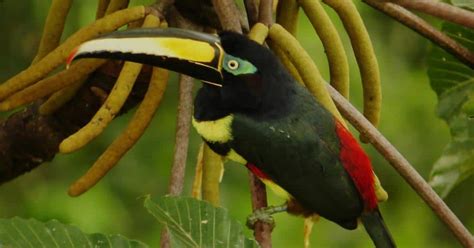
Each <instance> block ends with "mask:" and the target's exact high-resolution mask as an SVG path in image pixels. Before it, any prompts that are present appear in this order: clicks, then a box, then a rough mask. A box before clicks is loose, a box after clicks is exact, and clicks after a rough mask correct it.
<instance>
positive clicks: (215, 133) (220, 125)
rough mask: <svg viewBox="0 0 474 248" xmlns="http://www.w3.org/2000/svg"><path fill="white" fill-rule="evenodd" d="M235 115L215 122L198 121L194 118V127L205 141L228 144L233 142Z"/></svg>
mask: <svg viewBox="0 0 474 248" xmlns="http://www.w3.org/2000/svg"><path fill="white" fill-rule="evenodd" d="M233 119H234V116H233V115H228V116H225V117H222V118H220V119H217V120H214V121H197V120H196V119H194V117H193V126H194V128H196V131H197V132H198V133H199V135H201V136H202V137H203V138H204V139H206V140H207V141H209V142H219V143H226V142H228V141H230V140H232V130H231V125H232V120H233Z"/></svg>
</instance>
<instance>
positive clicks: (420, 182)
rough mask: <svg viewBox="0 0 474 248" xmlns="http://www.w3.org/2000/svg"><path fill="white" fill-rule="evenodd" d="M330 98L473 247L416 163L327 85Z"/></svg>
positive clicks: (463, 227)
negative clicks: (415, 167)
mask: <svg viewBox="0 0 474 248" xmlns="http://www.w3.org/2000/svg"><path fill="white" fill-rule="evenodd" d="M327 87H328V90H329V92H330V94H331V97H332V98H333V99H334V102H335V103H336V105H337V107H338V108H339V111H341V113H342V114H343V115H344V117H345V118H346V119H347V120H348V121H349V122H350V123H351V124H352V125H353V126H354V127H355V128H356V129H357V130H358V131H359V132H360V133H361V134H362V135H364V136H365V137H367V139H368V141H369V142H370V143H372V145H373V146H374V147H375V148H376V149H377V150H378V151H379V152H380V154H382V155H383V156H384V157H385V159H386V160H387V161H388V162H389V163H390V164H391V165H392V166H393V168H395V170H396V171H397V172H398V173H399V174H400V175H401V176H402V177H403V178H404V179H405V181H406V182H407V183H408V184H409V185H410V186H411V187H412V188H413V189H414V190H415V192H416V193H417V194H418V195H419V196H420V197H421V198H422V199H423V200H424V201H425V202H426V203H427V204H428V206H430V207H431V209H432V210H433V212H435V214H436V215H438V217H439V218H440V219H441V221H443V222H444V223H445V224H446V225H447V226H448V228H449V229H450V230H451V232H453V234H454V235H455V236H456V238H457V239H458V240H459V242H461V243H462V244H463V245H464V246H465V247H474V239H473V238H472V235H471V234H470V233H469V231H468V230H467V229H466V227H465V226H464V225H463V224H462V223H461V221H460V220H459V219H458V218H457V217H456V215H454V213H453V212H452V211H451V209H449V207H448V206H447V205H446V203H444V202H443V200H441V198H440V197H439V196H438V195H437V194H436V192H434V190H433V189H432V188H431V187H430V185H429V184H428V183H427V182H426V181H425V180H424V179H423V177H421V176H420V174H419V173H418V172H417V171H416V170H415V169H414V168H413V166H412V165H411V164H410V163H409V162H408V161H407V160H406V159H405V158H404V157H403V155H402V154H400V152H399V151H397V149H396V148H395V147H394V146H393V145H392V144H390V142H389V141H388V140H387V139H386V138H385V137H384V136H383V135H382V134H381V133H380V132H379V131H378V130H377V129H376V128H375V127H374V126H373V125H372V124H371V123H370V122H369V121H368V120H367V119H366V118H364V116H363V115H362V114H361V113H360V112H359V111H357V109H356V108H355V107H354V106H352V105H351V104H350V103H349V102H348V101H347V100H346V99H345V98H344V97H343V96H342V95H341V94H339V92H337V90H335V89H334V88H333V87H332V86H330V85H329V84H327Z"/></svg>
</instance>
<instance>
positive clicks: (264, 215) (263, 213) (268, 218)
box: [247, 203, 288, 229]
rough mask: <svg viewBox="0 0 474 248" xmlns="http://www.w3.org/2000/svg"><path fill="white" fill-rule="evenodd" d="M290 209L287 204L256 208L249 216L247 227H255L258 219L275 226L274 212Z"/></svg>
mask: <svg viewBox="0 0 474 248" xmlns="http://www.w3.org/2000/svg"><path fill="white" fill-rule="evenodd" d="M287 209H288V206H287V205H286V203H285V204H283V205H279V206H269V207H265V208H259V209H256V210H255V211H254V212H253V213H252V214H251V215H249V216H248V217H247V227H248V228H250V229H254V227H255V224H256V223H257V222H258V221H261V222H264V223H267V224H269V225H270V226H271V228H272V229H273V227H274V226H275V220H274V219H273V216H272V215H273V214H276V213H280V212H285V211H286V210H287Z"/></svg>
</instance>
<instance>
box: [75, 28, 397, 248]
mask: <svg viewBox="0 0 474 248" xmlns="http://www.w3.org/2000/svg"><path fill="white" fill-rule="evenodd" d="M85 57H87V58H90V57H93V58H109V59H119V60H127V61H134V62H139V63H143V64H149V65H153V66H159V67H163V68H167V69H170V70H173V71H177V72H180V73H184V74H187V75H190V76H193V77H195V78H197V79H200V80H202V81H203V82H204V84H203V86H202V88H201V89H200V90H199V92H198V93H197V96H196V99H195V102H194V118H193V125H194V127H195V128H196V130H197V132H198V133H199V134H200V135H201V136H202V138H203V139H204V140H205V142H206V143H207V144H208V145H209V146H210V147H211V149H212V150H214V151H215V152H216V153H218V154H220V155H223V156H226V157H227V158H229V159H231V160H234V161H237V162H240V163H243V164H245V165H246V166H247V168H248V169H249V170H251V171H252V172H253V173H254V174H255V175H256V176H258V177H259V178H260V179H261V180H262V181H263V182H264V183H265V184H266V185H267V186H269V187H270V188H272V189H273V190H274V191H275V192H277V194H279V195H282V196H283V197H285V198H286V200H287V201H288V206H289V208H288V211H289V212H292V213H296V214H303V215H306V216H307V215H311V214H319V215H320V216H322V217H324V218H326V219H328V220H331V221H333V222H335V223H337V224H339V225H340V226H342V227H344V228H346V229H355V228H356V227H357V220H358V219H359V218H360V219H361V220H362V223H363V224H364V226H365V228H366V230H367V232H368V233H369V235H370V237H371V238H372V240H373V242H374V244H375V245H376V246H377V247H394V246H395V243H394V241H393V239H392V237H391V235H390V233H389V231H388V229H387V227H386V225H385V223H384V221H383V219H382V216H381V215H380V212H379V210H378V207H377V198H376V195H375V189H374V180H375V179H374V173H373V171H372V167H371V162H370V160H369V158H368V156H367V155H366V153H365V152H364V151H363V150H362V148H361V147H360V145H359V144H358V142H357V141H356V140H355V138H354V137H353V136H352V135H351V133H350V132H349V131H348V130H347V129H346V128H345V127H344V125H342V124H341V123H340V122H339V121H338V120H337V119H335V117H334V116H333V115H332V114H331V113H330V112H329V111H327V110H326V109H325V108H324V107H323V106H322V105H321V104H320V103H318V101H317V99H315V98H314V97H313V96H312V95H311V94H310V93H309V92H308V91H307V90H306V89H305V88H304V87H303V86H301V85H300V84H299V83H297V82H296V80H295V79H294V78H293V77H292V76H291V75H290V74H289V73H288V72H287V70H286V69H285V68H284V67H283V65H282V64H281V63H280V62H279V60H278V59H277V57H275V55H274V54H273V53H272V52H271V51H270V50H269V49H267V48H265V47H264V46H261V45H259V44H257V43H256V42H253V41H251V40H249V39H248V38H246V37H245V36H243V35H240V34H236V33H232V32H222V33H219V35H218V36H216V35H210V34H203V33H197V32H192V31H188V30H180V29H171V28H169V29H137V30H128V31H119V32H115V33H112V34H108V35H105V36H103V37H100V38H97V39H94V40H91V41H88V42H86V43H84V44H82V45H81V46H80V47H78V48H77V49H76V50H75V51H74V52H73V53H72V54H71V56H70V59H69V61H68V63H70V62H71V61H72V60H73V59H77V58H85Z"/></svg>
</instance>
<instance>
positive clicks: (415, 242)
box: [0, 0, 474, 247]
mask: <svg viewBox="0 0 474 248" xmlns="http://www.w3.org/2000/svg"><path fill="white" fill-rule="evenodd" d="M150 2H151V1H145V0H143V1H137V0H135V1H133V0H132V3H133V4H134V5H136V4H147V3H150ZM49 3H50V1H34V0H23V1H13V0H3V1H0V30H1V31H2V34H1V35H0V46H1V48H2V49H1V51H0V58H1V59H0V81H4V80H6V79H7V78H9V77H11V76H13V75H14V74H16V73H18V72H19V71H21V70H22V69H24V68H26V67H27V66H28V65H29V63H30V61H31V59H32V58H33V57H34V55H35V52H36V48H37V44H38V41H39V39H40V35H41V31H42V26H43V21H44V19H45V17H46V14H47V10H48V7H49ZM357 5H358V8H359V10H360V12H361V15H362V17H363V19H364V21H365V23H366V25H367V28H368V30H369V32H370V34H371V39H372V42H373V44H374V46H375V50H376V54H377V57H378V60H379V64H380V69H381V75H382V84H383V99H384V101H383V113H382V121H381V123H380V130H381V131H382V133H383V134H385V135H386V137H387V138H388V139H389V140H390V141H391V142H392V143H393V144H394V145H395V146H396V147H397V148H398V149H399V150H400V151H401V153H402V154H404V155H405V156H406V157H407V158H408V160H409V161H410V162H411V163H412V164H413V165H414V166H415V167H416V169H417V170H418V171H419V172H420V173H421V175H422V176H423V177H424V178H428V175H429V171H430V168H431V166H432V164H433V163H434V161H435V160H436V159H437V158H438V156H439V154H440V153H441V152H442V149H443V148H444V146H445V144H447V142H448V141H449V130H448V128H447V125H446V124H445V123H444V122H442V121H441V120H440V119H438V118H437V117H436V115H435V106H436V96H435V94H434V92H433V91H432V90H431V88H430V86H429V81H428V78H427V75H426V59H425V57H426V55H427V53H428V51H429V48H430V44H429V42H428V41H426V40H424V39H423V38H421V37H420V36H418V35H417V34H415V33H414V32H412V31H410V30H408V29H407V28H406V27H404V26H402V25H400V24H398V23H396V22H394V21H393V20H391V19H389V18H387V17H385V16H383V15H382V14H380V13H378V12H377V11H375V10H373V9H371V8H370V7H367V6H365V5H363V4H360V3H357ZM95 6H96V1H75V3H74V5H73V8H72V12H71V13H70V15H69V17H68V22H67V27H66V31H65V36H64V37H67V36H68V35H69V34H71V33H73V32H74V31H75V30H77V29H78V28H79V27H81V26H83V25H85V24H87V23H90V22H91V21H92V20H93V19H94V16H95ZM328 11H329V13H330V15H331V17H332V18H333V20H334V22H335V23H336V25H337V27H338V29H339V31H340V33H341V34H342V38H343V40H344V43H345V47H346V51H347V53H348V55H349V57H350V65H351V79H352V80H351V82H352V89H351V94H352V95H351V101H352V102H353V103H354V104H355V105H356V106H357V107H358V108H360V106H361V105H362V104H361V86H360V78H359V75H358V69H357V65H356V63H355V59H354V56H353V54H352V51H351V50H350V49H351V48H350V43H349V41H348V39H347V35H346V34H345V33H344V29H343V27H342V25H341V23H340V21H339V20H338V19H337V16H336V15H335V14H334V12H333V11H331V10H329V9H328ZM430 21H434V20H430ZM435 24H436V25H438V24H439V23H435ZM298 38H299V40H300V41H301V42H302V44H303V45H304V47H305V48H306V49H307V50H308V51H309V53H310V54H311V55H312V56H313V58H314V59H315V61H316V63H317V64H318V66H319V68H320V70H321V71H322V73H323V75H324V76H325V78H326V79H327V78H328V69H327V61H326V59H325V55H324V51H323V49H322V46H321V44H320V42H319V41H318V39H317V38H316V36H315V33H314V31H313V30H312V27H311V26H310V25H309V23H308V21H307V19H306V18H305V17H301V22H300V26H299V30H298ZM198 87H199V86H198V84H196V88H198ZM176 103H177V84H176V83H170V84H169V88H168V90H167V92H166V94H165V98H164V101H163V103H162V105H161V107H160V109H159V111H158V113H157V115H156V117H155V119H154V121H153V123H152V125H151V126H150V128H149V129H148V130H147V132H146V134H145V135H144V137H142V139H141V140H140V141H139V142H138V144H137V145H136V146H135V147H134V148H133V149H132V150H131V151H130V152H129V153H128V154H127V155H126V156H125V157H124V158H123V159H122V160H121V162H120V164H119V165H118V166H117V167H116V168H115V169H114V170H113V171H112V172H111V173H109V175H108V176H107V177H106V178H105V179H104V180H102V181H101V182H100V183H99V184H98V185H97V186H96V187H94V188H93V189H92V190H90V191H89V192H88V193H86V194H85V195H83V196H81V197H79V198H70V197H68V196H67V194H66V190H67V188H68V186H69V184H70V183H72V182H73V181H74V180H75V179H76V178H78V177H79V176H80V175H81V174H82V173H84V172H85V171H86V170H87V168H88V167H89V166H90V165H91V164H92V163H93V162H94V160H95V159H96V158H97V157H98V156H99V155H100V153H101V152H102V151H103V150H104V149H105V148H106V147H107V145H108V144H109V143H110V142H111V141H112V140H113V138H114V137H115V136H116V135H117V134H118V133H119V132H120V131H121V130H122V129H123V128H124V127H125V125H126V122H127V120H128V119H129V117H130V114H129V115H126V116H123V117H121V118H119V119H117V120H116V121H114V123H113V125H112V126H111V127H109V128H108V129H107V131H106V133H104V134H103V135H101V136H100V138H98V139H97V140H95V141H94V142H93V143H92V144H91V145H89V146H87V148H85V149H83V150H81V151H79V152H76V153H74V154H71V155H60V156H57V157H56V158H55V160H54V161H53V162H51V163H48V164H44V165H43V166H41V167H39V168H38V169H35V170H34V171H32V172H30V173H28V174H26V175H24V176H22V177H19V178H17V179H15V180H13V181H11V182H8V183H6V184H4V185H2V186H1V187H0V217H1V218H8V217H13V216H21V217H24V218H37V219H39V220H49V219H58V220H60V221H61V222H64V223H72V224H74V225H77V226H78V227H79V228H81V229H82V230H84V231H86V232H89V233H90V232H103V233H120V234H123V235H125V236H127V237H130V238H134V239H139V240H141V241H144V242H146V243H147V244H149V245H151V246H152V247H157V246H158V244H159V237H160V226H159V224H158V223H157V222H156V221H155V220H154V219H153V218H152V217H151V216H150V215H149V214H148V213H147V212H146V210H145V209H144V208H143V200H142V199H141V198H140V197H141V196H143V195H146V194H152V195H163V194H166V191H167V185H168V178H169V173H170V166H171V159H172V153H173V146H174V132H175V119H176ZM199 144H200V139H199V137H198V136H197V134H196V132H195V131H194V130H192V136H191V145H190V150H189V156H188V163H187V164H188V169H187V172H186V178H187V179H186V187H185V188H186V192H185V194H186V195H189V192H190V185H191V182H192V177H193V174H194V165H195V163H196V153H197V149H198V145H199ZM365 147H366V150H367V151H368V152H369V153H370V156H371V157H372V159H373V164H374V167H375V170H376V172H377V174H378V176H379V178H380V179H381V181H382V184H383V185H384V187H385V189H386V190H387V191H388V193H389V196H390V198H389V201H388V202H386V203H383V204H381V211H382V212H383V215H384V218H385V221H386V222H387V225H388V226H389V227H390V229H391V231H392V234H393V236H394V237H395V239H396V241H397V242H398V245H399V247H459V244H458V243H457V242H456V240H455V239H454V238H453V236H452V235H451V233H450V232H449V231H448V229H447V228H445V227H444V226H443V224H442V223H441V222H440V221H439V220H438V219H437V217H436V216H435V215H434V214H433V213H432V212H431V210H430V209H429V208H428V207H427V206H426V205H425V204H424V202H423V201H422V200H421V199H420V198H419V197H418V196H417V195H416V193H414V192H413V190H412V189H411V188H410V187H409V186H408V185H407V184H406V183H405V182H404V180H403V179H402V178H401V177H400V176H399V175H398V174H397V173H396V172H395V171H394V169H392V167H391V166H390V165H389V164H388V163H387V162H386V161H385V160H384V159H383V158H382V157H381V156H380V155H379V154H377V152H376V151H375V150H374V149H373V148H372V147H370V146H365ZM473 186H474V179H473V178H471V179H469V180H467V181H465V182H463V183H462V184H461V185H460V186H458V187H457V188H456V189H455V190H454V191H453V192H452V193H451V194H450V195H449V196H448V198H447V199H446V201H447V203H448V205H449V206H450V207H451V208H452V209H453V211H454V212H455V213H456V214H457V215H458V216H459V218H460V219H461V220H462V221H463V223H464V224H465V225H467V227H468V228H469V229H470V230H471V231H473V230H474V212H473V209H474V193H473V192H474V191H473V189H474V187H473ZM221 189H222V192H221V196H222V201H223V206H224V207H226V208H228V209H229V211H230V213H231V215H232V216H234V217H235V218H237V219H238V220H239V221H240V222H242V223H243V222H245V218H246V216H247V215H248V214H249V213H250V200H249V199H250V196H249V190H248V179H247V171H246V170H245V169H244V167H242V166H239V165H238V164H234V163H227V164H226V173H225V176H224V180H223V182H222V187H221ZM270 203H272V204H279V203H281V200H279V199H278V198H276V197H274V196H273V195H272V194H271V193H270ZM276 222H277V227H276V228H275V230H274V232H273V241H274V247H302V246H303V241H302V235H303V220H302V219H300V218H296V217H292V216H289V215H287V214H279V215H277V216H276ZM248 234H249V235H250V231H248ZM312 244H313V247H370V246H371V242H370V239H369V238H368V236H367V234H366V233H365V231H364V229H363V228H359V229H358V230H356V231H346V230H343V229H342V228H340V227H339V226H337V225H335V224H333V223H330V222H328V221H326V220H321V221H320V222H318V223H317V224H316V225H315V227H314V231H313V234H312Z"/></svg>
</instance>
